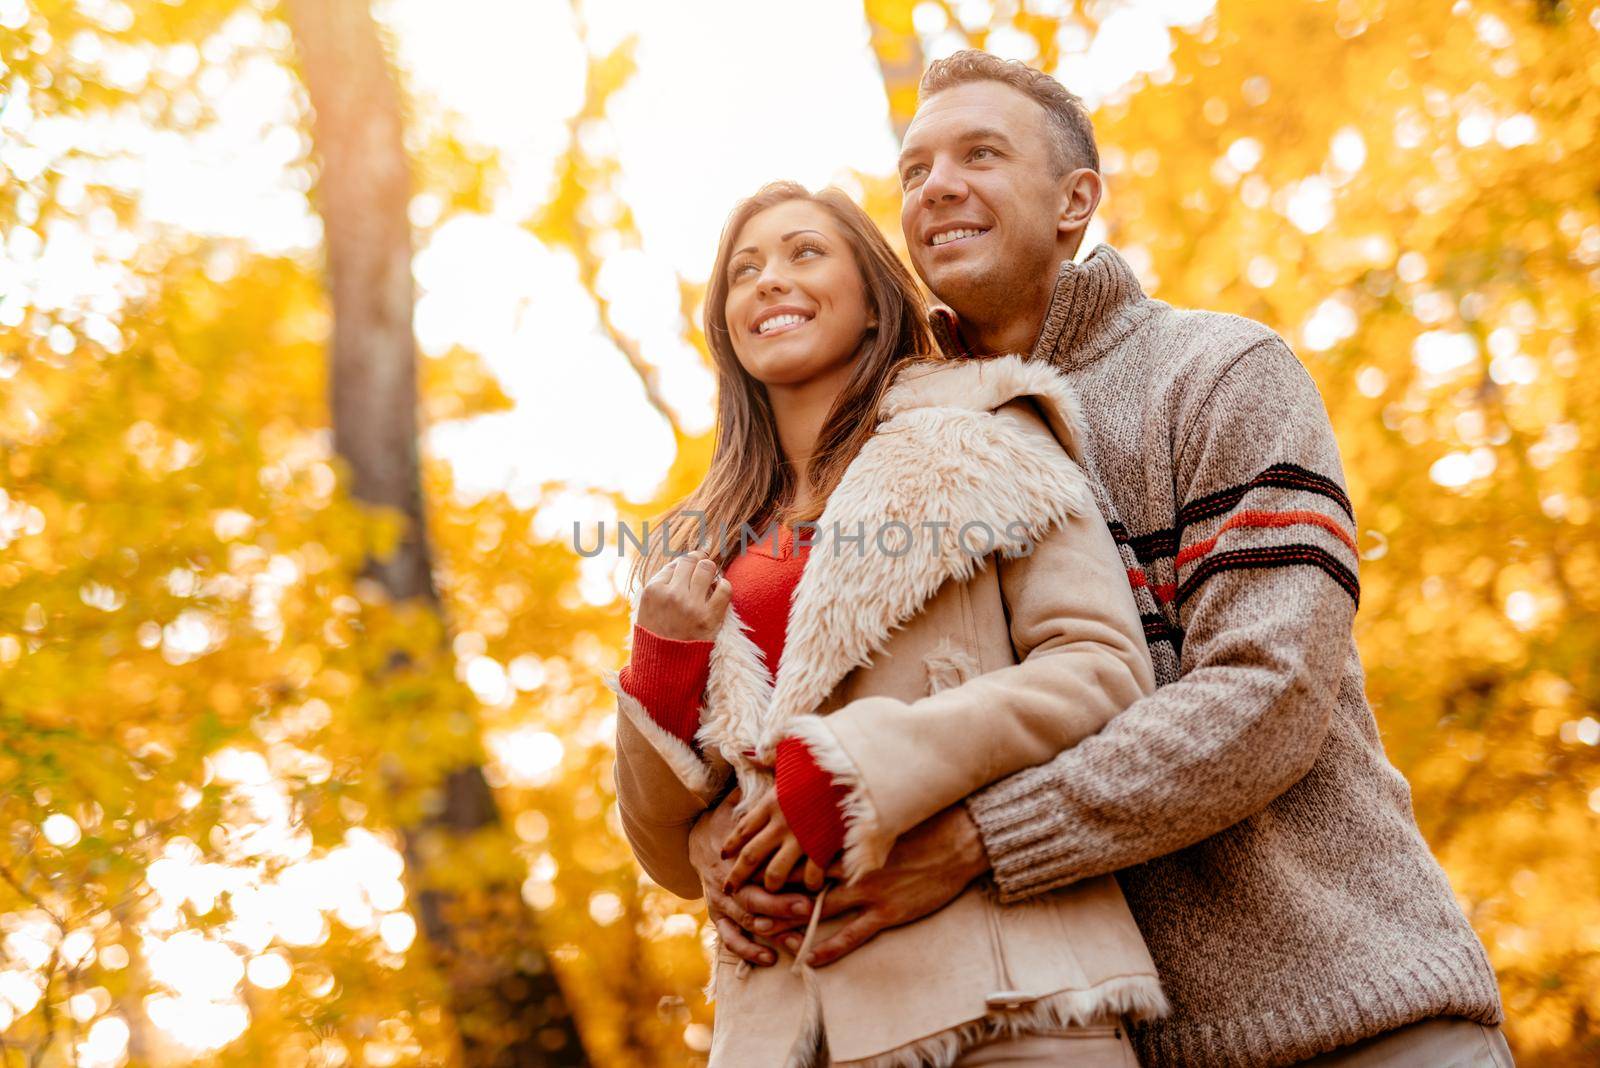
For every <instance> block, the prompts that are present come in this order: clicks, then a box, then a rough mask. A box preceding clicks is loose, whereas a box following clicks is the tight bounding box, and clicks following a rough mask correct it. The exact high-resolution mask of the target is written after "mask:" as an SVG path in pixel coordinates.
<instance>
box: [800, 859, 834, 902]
mask: <svg viewBox="0 0 1600 1068" xmlns="http://www.w3.org/2000/svg"><path fill="white" fill-rule="evenodd" d="M827 878H828V873H827V872H825V871H823V870H822V868H821V867H820V866H819V865H818V864H817V862H816V861H814V860H812V859H810V858H809V857H808V858H806V872H805V884H806V889H807V890H810V891H811V892H812V893H813V894H814V893H816V892H817V891H818V890H821V889H822V884H823V883H824V882H826V881H827Z"/></svg>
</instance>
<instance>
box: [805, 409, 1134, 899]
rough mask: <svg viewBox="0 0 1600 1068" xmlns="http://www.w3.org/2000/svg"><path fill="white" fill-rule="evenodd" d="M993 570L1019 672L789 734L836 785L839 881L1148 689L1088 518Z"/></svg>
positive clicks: (1117, 570) (886, 701) (1128, 609)
mask: <svg viewBox="0 0 1600 1068" xmlns="http://www.w3.org/2000/svg"><path fill="white" fill-rule="evenodd" d="M998 415H999V417H1001V418H1013V419H1016V420H1018V421H1019V422H1020V423H1022V424H1023V425H1024V426H1026V428H1027V429H1028V431H1029V432H1030V433H1036V434H1039V435H1042V438H1041V443H1040V444H1041V447H1044V448H1059V447H1060V446H1059V445H1058V444H1057V443H1056V442H1055V439H1054V438H1053V437H1051V436H1050V432H1049V430H1047V429H1046V428H1045V426H1044V424H1043V422H1042V421H1040V420H1039V419H1038V418H1037V416H1033V415H1024V414H1022V413H1021V412H1019V411H1017V410H1016V409H1013V408H1005V409H1001V410H1000V412H999V413H998ZM992 564H993V566H994V567H996V568H997V577H998V579H999V582H1000V590H1001V594H1002V596H1003V598H1004V601H1005V605H1006V609H1007V612H1008V615H1009V618H1010V637H1011V643H1012V646H1013V648H1014V651H1015V654H1016V657H1017V661H1018V662H1017V663H1016V664H1013V665H1011V666H1008V667H1004V668H1000V669H998V670H994V671H989V672H985V673H984V674H981V675H978V676H976V677H974V678H970V679H967V680H965V681H963V682H961V683H960V684H958V685H955V686H952V687H950V688H948V689H944V690H941V691H939V692H938V693H935V694H932V695H930V696H927V697H923V698H920V699H917V700H913V701H902V700H898V699H895V698H892V697H886V696H873V697H864V698H861V699H858V700H856V701H852V702H851V703H849V704H847V705H845V706H844V707H842V708H840V709H838V710H836V711H835V712H833V713H832V714H830V715H828V716H825V717H823V716H802V717H797V719H796V720H795V721H794V723H793V724H792V725H791V727H790V728H789V731H788V736H789V737H795V738H798V739H799V740H801V741H803V742H804V743H805V744H806V746H807V748H808V749H809V750H810V751H811V753H812V754H813V756H814V758H815V759H816V761H817V763H818V764H819V765H821V766H822V767H823V768H824V769H825V770H826V771H827V772H828V773H829V774H830V775H831V776H832V777H833V780H834V782H835V783H836V784H839V785H842V786H844V787H845V788H846V791H847V792H846V794H845V797H844V801H843V805H842V808H843V813H844V822H845V842H844V851H843V855H842V863H843V866H844V870H845V874H846V877H847V878H849V879H854V878H856V877H857V876H859V875H861V874H863V873H865V872H868V871H872V870H874V869H876V868H878V867H880V866H882V864H883V862H884V860H885V859H886V858H887V856H888V853H889V849H890V847H891V846H892V845H893V844H894V841H895V839H896V838H898V837H899V836H900V835H901V834H902V833H904V832H905V831H907V830H909V829H910V828H912V827H914V826H916V825H917V824H918V823H920V822H922V821H923V820H924V819H926V818H927V817H929V816H931V815H933V814H934V813H936V812H938V811H939V810H941V809H943V808H946V807H948V806H949V805H952V804H954V803H956V802H958V801H960V800H961V799H962V798H964V797H966V796H967V795H968V794H970V793H972V792H973V791H974V790H978V789H980V788H982V787H983V786H985V785H987V784H989V783H992V782H995V781H996V780H998V779H1000V778H1002V777H1003V776H1006V775H1008V774H1010V773H1012V772H1015V771H1018V770H1020V769H1022V768H1026V767H1030V766H1033V765H1035V764H1041V763H1044V762H1046V761H1049V760H1050V759H1052V758H1053V757H1055V756H1056V755H1057V754H1058V753H1060V752H1061V751H1062V750H1063V749H1065V748H1068V747H1070V746H1073V745H1076V744H1077V743H1078V742H1080V741H1082V740H1083V739H1084V738H1086V737H1088V736H1089V735H1091V734H1094V733H1095V732H1096V731H1098V730H1100V729H1101V728H1102V727H1103V726H1105V724H1106V722H1107V721H1108V720H1110V719H1111V717H1112V716H1114V715H1116V714H1117V713H1118V712H1119V711H1121V710H1122V709H1123V708H1126V707H1127V706H1128V705H1129V704H1131V703H1133V702H1134V701H1135V700H1137V699H1138V698H1140V697H1142V696H1144V695H1146V694H1148V693H1151V692H1152V691H1154V689H1155V677H1154V672H1153V670H1152V668H1151V665H1150V654H1149V651H1148V649H1147V648H1146V646H1145V640H1144V630H1143V626H1142V624H1141V623H1140V620H1139V612H1138V609H1137V607H1136V605H1135V602H1134V599H1133V592H1132V590H1131V589H1130V588H1129V586H1128V580H1127V575H1126V571H1125V569H1124V568H1123V566H1122V563H1121V560H1120V558H1119V557H1118V555H1117V550H1116V545H1115V543H1114V542H1113V541H1112V538H1111V533H1110V531H1109V530H1108V529H1107V528H1106V525H1105V522H1104V520H1103V519H1102V518H1101V517H1100V515H1099V513H1098V512H1097V511H1094V510H1093V509H1090V514H1083V515H1077V516H1073V517H1071V518H1069V519H1067V520H1066V521H1065V522H1064V523H1061V524H1059V525H1057V526H1055V527H1053V528H1051V530H1050V531H1049V532H1048V533H1047V534H1045V535H1044V536H1043V537H1042V538H1041V539H1040V540H1038V541H1037V542H1036V543H1035V544H1034V546H1033V551H1032V552H1031V553H1030V554H1028V555H1026V556H1021V557H1017V558H1015V559H1006V558H1005V557H1003V556H1001V555H998V554H996V555H995V556H994V557H992Z"/></svg>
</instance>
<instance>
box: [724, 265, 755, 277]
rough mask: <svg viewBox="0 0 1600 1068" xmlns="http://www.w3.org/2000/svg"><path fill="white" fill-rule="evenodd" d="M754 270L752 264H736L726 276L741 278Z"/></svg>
mask: <svg viewBox="0 0 1600 1068" xmlns="http://www.w3.org/2000/svg"><path fill="white" fill-rule="evenodd" d="M755 269H756V265H755V264H753V263H736V264H734V266H733V270H731V271H729V272H728V276H729V277H731V278H742V277H744V275H745V274H746V272H749V271H753V270H755Z"/></svg>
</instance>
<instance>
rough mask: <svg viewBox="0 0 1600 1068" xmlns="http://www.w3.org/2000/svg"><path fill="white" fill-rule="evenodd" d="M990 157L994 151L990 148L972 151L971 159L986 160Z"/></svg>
mask: <svg viewBox="0 0 1600 1068" xmlns="http://www.w3.org/2000/svg"><path fill="white" fill-rule="evenodd" d="M992 155H994V149H992V148H975V149H973V150H972V158H973V159H987V158H988V157H990V156H992Z"/></svg>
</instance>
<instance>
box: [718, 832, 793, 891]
mask: <svg viewBox="0 0 1600 1068" xmlns="http://www.w3.org/2000/svg"><path fill="white" fill-rule="evenodd" d="M783 839H784V829H783V828H782V827H780V826H777V825H775V824H771V823H769V824H767V826H766V827H764V828H762V830H761V832H760V833H759V834H757V835H756V836H755V837H754V838H752V839H750V841H749V843H748V844H747V845H746V846H745V847H744V848H743V849H742V850H740V852H739V856H738V859H736V860H735V861H734V862H733V868H732V870H730V871H729V872H728V881H727V884H726V885H725V886H724V887H723V889H724V891H725V892H727V893H732V892H733V891H735V890H737V889H739V887H741V886H743V885H744V884H745V883H746V882H747V881H748V880H749V879H750V876H752V875H754V874H755V873H756V872H757V871H758V870H760V868H761V865H762V864H763V863H764V862H765V861H766V859H767V858H768V857H770V856H772V853H773V851H774V850H776V849H777V848H778V847H779V846H780V845H782V844H783Z"/></svg>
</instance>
